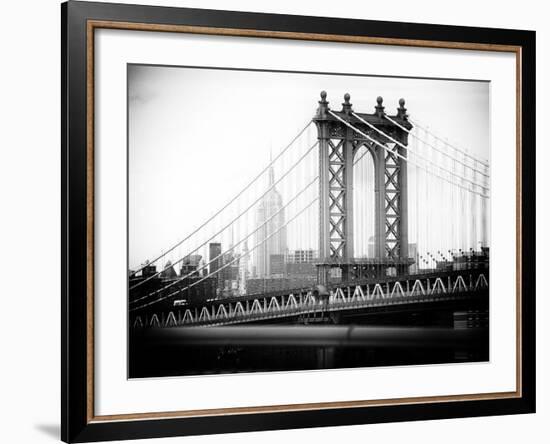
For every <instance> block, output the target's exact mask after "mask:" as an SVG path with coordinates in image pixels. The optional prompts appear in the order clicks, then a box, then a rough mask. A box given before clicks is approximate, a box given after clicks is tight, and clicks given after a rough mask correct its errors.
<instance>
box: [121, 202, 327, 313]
mask: <svg viewBox="0 0 550 444" xmlns="http://www.w3.org/2000/svg"><path fill="white" fill-rule="evenodd" d="M318 200H319V197H316V198H315V199H313V200H312V201H311V202H310V203H309V204H308V205H306V206H305V207H304V208H302V209H301V210H300V211H299V212H298V213H296V214H295V215H294V216H293V217H292V218H291V219H289V220H288V221H287V222H285V224H284V225H281V227H279V228H278V229H277V230H275V231H274V232H273V233H271V234H270V235H269V236H267V237H266V238H265V239H264V240H263V241H261V242H258V243H257V244H256V245H254V246H253V247H252V248H251V249H250V250H249V253H250V252H252V251H254V250H255V249H256V248H258V247H259V246H260V245H262V244H264V243H265V242H267V241H268V240H269V239H271V238H272V237H273V236H275V235H276V234H277V233H279V232H280V231H281V230H282V229H283V228H286V227H287V226H288V225H289V224H290V223H291V222H292V221H294V220H295V219H296V218H297V217H298V216H300V215H301V214H302V213H304V211H306V210H307V209H308V208H309V207H311V206H312V205H313V204H314V203H315V202H317V201H318ZM239 259H240V257H237V258H235V259H233V260H232V261H230V262H228V263H227V264H225V265H224V266H223V267H220V268H218V269H217V270H216V271H214V272H212V273H209V274H208V275H206V276H204V277H203V278H202V279H200V280H198V281H196V282H193V283H192V284H190V285H188V286H187V287H185V288H182V289H181V290H176V291H174V292H172V293H170V294H168V295H165V296H161V297H160V298H157V299H155V300H154V301H150V302H146V303H145V304H142V305H140V306H139V307H134V308H130V311H136V310H139V309H141V308H145V307H148V306H150V305H153V304H156V303H157V302H161V301H163V300H165V299H168V298H170V297H172V296H174V295H176V294H177V293H183V292H184V291H187V290H189V289H191V288H193V287H194V286H195V285H198V284H200V283H201V282H203V281H204V280H206V279H208V278H209V277H210V276H212V275H214V274H217V273H219V272H220V271H222V270H223V269H225V268H226V267H229V266H230V265H232V264H233V263H235V262H236V261H238V260H239Z"/></svg>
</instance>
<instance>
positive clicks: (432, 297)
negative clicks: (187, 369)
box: [132, 267, 489, 328]
mask: <svg viewBox="0 0 550 444" xmlns="http://www.w3.org/2000/svg"><path fill="white" fill-rule="evenodd" d="M488 276H489V269H488V268H486V267H483V268H474V269H465V270H453V271H432V272H429V273H423V274H412V275H404V276H396V277H390V276H387V277H385V278H381V279H368V280H363V281H353V282H344V283H336V284H332V285H329V286H328V289H329V291H330V296H329V297H328V298H326V299H323V298H320V297H319V296H318V295H317V294H316V292H315V290H314V289H312V288H298V289H292V290H282V291H276V292H270V293H265V294H253V295H244V296H238V297H231V298H224V299H219V300H212V301H209V302H206V303H203V304H196V305H181V306H174V310H173V311H170V312H169V313H167V314H166V313H158V314H157V313H155V314H152V315H151V316H145V315H137V316H135V317H134V318H133V319H132V326H133V327H134V328H140V327H177V326H190V327H191V326H223V325H234V324H246V323H256V322H265V321H279V322H280V321H281V320H284V319H285V318H286V319H288V320H290V319H291V318H296V317H300V316H308V315H316V314H323V313H334V312H345V311H348V312H349V311H352V310H361V311H369V310H377V309H378V310H380V309H381V308H385V307H394V308H395V309H399V308H401V307H402V308H403V309H405V307H411V306H414V307H418V306H420V305H422V304H429V303H444V302H449V301H457V300H464V299H471V298H479V297H483V296H487V295H488V288H489V278H488ZM142 316H143V317H144V318H142Z"/></svg>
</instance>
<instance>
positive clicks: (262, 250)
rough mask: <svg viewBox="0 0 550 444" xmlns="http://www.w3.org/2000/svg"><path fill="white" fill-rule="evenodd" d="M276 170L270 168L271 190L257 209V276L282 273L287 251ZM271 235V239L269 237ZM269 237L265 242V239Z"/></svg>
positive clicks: (283, 215)
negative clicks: (275, 184)
mask: <svg viewBox="0 0 550 444" xmlns="http://www.w3.org/2000/svg"><path fill="white" fill-rule="evenodd" d="M274 183H275V172H274V171H273V167H270V169H269V184H268V187H267V188H268V189H269V191H268V192H267V193H266V195H265V196H264V197H263V199H262V200H261V201H260V203H259V204H258V208H257V209H256V228H257V229H258V230H257V231H256V233H255V235H254V244H255V245H259V244H260V245H259V247H257V248H256V250H255V255H254V266H255V269H256V276H257V277H260V278H265V277H269V276H271V275H273V274H278V273H281V272H282V270H281V268H282V262H283V258H284V254H285V252H286V227H285V226H284V224H285V212H284V210H282V208H283V198H282V197H281V194H280V193H279V192H278V191H277V190H276V189H275V187H274V186H273V185H274ZM268 237H269V239H267V238H268ZM265 239H267V240H266V241H265V242H264V240H265Z"/></svg>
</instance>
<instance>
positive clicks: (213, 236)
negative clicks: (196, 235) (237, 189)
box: [130, 141, 319, 290]
mask: <svg viewBox="0 0 550 444" xmlns="http://www.w3.org/2000/svg"><path fill="white" fill-rule="evenodd" d="M318 144H319V141H316V142H315V143H314V144H313V145H311V146H310V147H309V148H308V150H307V151H306V152H305V153H304V154H303V155H302V156H301V157H300V158H299V159H298V160H297V161H296V162H295V163H294V164H293V165H292V166H291V167H290V168H289V169H288V170H287V171H286V172H285V173H284V174H283V175H282V176H281V177H279V179H277V180H276V181H275V182H274V183H273V184H272V185H271V186H269V188H267V189H266V190H265V192H264V193H263V194H262V195H261V196H259V197H258V198H257V199H256V200H255V201H254V202H252V203H251V204H250V205H249V206H248V207H247V208H246V209H245V210H243V211H241V212H240V213H239V214H238V215H237V216H236V217H234V218H233V219H232V220H231V221H230V222H229V223H228V224H226V225H225V226H224V227H223V228H221V229H220V230H218V231H217V232H216V233H214V234H213V235H212V236H211V237H210V238H208V239H207V240H206V241H204V242H203V243H202V244H201V245H199V246H198V247H196V248H195V249H194V250H193V251H191V252H190V253H188V254H186V255H185V256H182V257H180V258H179V259H178V260H177V261H176V262H174V263H173V264H171V265H172V266H175V265H178V264H179V263H180V262H182V261H183V260H184V259H185V258H186V257H188V256H190V255H192V254H194V253H196V252H197V251H199V250H200V249H201V248H202V247H204V246H205V245H206V244H208V242H210V241H211V240H212V239H214V238H215V237H216V236H218V235H219V234H220V233H223V232H224V231H225V230H227V228H229V227H230V226H231V225H233V224H234V223H235V221H237V220H238V219H240V218H241V217H242V216H243V215H244V214H246V213H248V212H249V211H250V210H251V209H252V208H253V207H254V206H255V205H256V204H257V203H258V202H260V200H262V199H263V198H264V197H265V196H266V195H267V194H268V193H269V192H270V191H271V190H272V189H274V188H275V187H276V186H277V185H278V184H279V183H280V182H281V181H282V180H283V179H284V178H285V177H286V176H288V175H289V174H290V172H291V171H293V170H294V168H296V167H297V166H298V165H299V164H300V163H301V162H302V161H303V160H304V159H305V158H306V157H307V155H308V154H309V153H310V152H311V151H312V150H313V148H315V147H316V146H317V145H318ZM203 226H204V224H203ZM196 231H197V230H195V232H196ZM163 271H164V270H160V271H157V272H156V273H154V274H152V275H151V276H149V277H148V278H147V279H144V280H142V281H140V282H138V283H137V284H135V285H134V286H132V287H130V290H133V289H134V288H137V287H139V286H140V285H143V284H144V283H145V282H148V281H150V280H151V279H153V278H155V277H157V276H159V275H160V274H162V273H163Z"/></svg>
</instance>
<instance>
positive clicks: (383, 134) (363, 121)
mask: <svg viewBox="0 0 550 444" xmlns="http://www.w3.org/2000/svg"><path fill="white" fill-rule="evenodd" d="M351 114H352V115H353V116H355V117H356V118H357V119H358V120H359V121H360V122H362V123H364V124H365V125H367V126H368V127H369V128H372V129H373V130H375V131H376V132H377V133H379V134H381V135H382V136H384V137H386V138H387V139H389V140H391V141H392V142H393V143H395V144H396V145H398V146H400V147H401V148H403V149H405V150H407V153H408V152H409V150H410V148H409V147H407V146H405V145H403V144H402V143H401V142H399V141H398V140H395V139H394V138H393V137H391V136H390V135H388V134H386V133H385V132H384V131H382V130H380V129H378V128H376V127H375V126H374V125H372V124H370V123H369V122H367V121H366V120H364V119H362V118H361V117H359V116H358V115H357V114H355V113H354V112H352V113H351ZM384 117H386V116H385V115H384ZM386 118H387V119H388V120H390V121H392V122H393V120H391V119H390V118H388V117H386ZM394 123H395V124H396V125H397V126H400V125H399V124H398V123H397V122H394ZM402 128H403V129H405V128H404V127H402ZM424 143H426V142H424ZM426 145H428V146H430V145H429V144H427V143H426ZM411 152H412V150H411ZM415 154H416V157H417V158H419V159H421V160H423V161H425V162H427V163H430V164H432V165H434V166H435V167H437V168H439V169H440V170H442V171H445V172H446V173H448V174H451V175H453V176H455V177H457V178H459V179H461V180H463V181H465V182H469V183H471V184H472V185H474V186H476V187H479V188H481V189H483V190H488V189H489V188H488V186H484V185H481V184H479V183H477V182H475V181H472V180H470V179H468V178H467V177H464V176H461V175H460V174H458V173H455V172H454V171H452V170H448V169H447V168H445V167H442V166H441V165H438V164H437V163H435V162H433V161H432V160H430V159H428V158H426V157H424V156H421V155H420V154H418V153H415Z"/></svg>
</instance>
